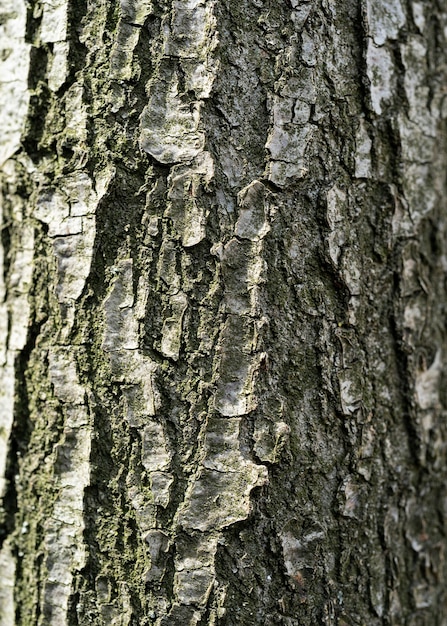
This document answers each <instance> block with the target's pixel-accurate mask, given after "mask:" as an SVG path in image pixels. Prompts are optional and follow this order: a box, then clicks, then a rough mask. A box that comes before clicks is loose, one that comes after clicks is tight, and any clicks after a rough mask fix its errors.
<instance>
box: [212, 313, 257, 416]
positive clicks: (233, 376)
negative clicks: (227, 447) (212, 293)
mask: <svg viewBox="0 0 447 626" xmlns="http://www.w3.org/2000/svg"><path fill="white" fill-rule="evenodd" d="M253 341H254V323H253V322H252V321H251V320H250V318H248V317H245V316H238V315H230V316H229V317H228V319H227V321H226V323H225V327H224V330H223V331H222V336H221V357H220V364H219V379H218V385H217V390H216V395H215V406H216V409H217V410H218V411H219V413H220V414H221V415H224V416H227V417H233V416H238V415H245V414H246V413H249V412H250V411H252V410H253V409H254V407H255V406H256V399H255V396H254V376H255V371H256V362H255V361H254V358H253V356H254V354H253Z"/></svg>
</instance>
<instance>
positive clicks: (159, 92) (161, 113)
mask: <svg viewBox="0 0 447 626" xmlns="http://www.w3.org/2000/svg"><path fill="white" fill-rule="evenodd" d="M199 120H200V104H199V103H198V102H194V101H190V100H189V98H188V97H187V96H186V95H182V94H181V93H180V91H179V75H178V71H177V70H175V69H172V68H171V67H170V66H168V65H167V66H166V67H165V68H163V69H160V75H159V78H158V79H157V82H155V83H154V84H152V85H151V86H150V88H149V103H148V105H147V107H146V108H145V109H144V111H143V114H142V116H141V133H140V145H141V148H142V149H143V150H145V151H146V152H148V153H149V154H150V155H151V156H153V157H154V158H155V159H156V160H157V161H160V163H177V162H179V161H188V160H190V159H192V158H194V157H196V156H197V155H198V154H199V153H200V152H202V150H203V148H204V145H205V134H204V132H203V131H202V130H200V129H199Z"/></svg>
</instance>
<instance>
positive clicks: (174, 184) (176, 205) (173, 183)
mask: <svg viewBox="0 0 447 626" xmlns="http://www.w3.org/2000/svg"><path fill="white" fill-rule="evenodd" d="M213 176H214V163H213V160H212V158H211V155H210V154H209V153H208V152H203V153H201V154H199V155H198V156H197V158H196V159H195V160H194V161H193V162H192V163H191V164H188V165H176V166H174V167H173V168H172V170H171V174H170V176H169V178H168V185H169V191H168V199H169V204H168V207H167V209H166V215H167V216H169V217H170V218H171V219H172V220H173V222H174V226H175V229H176V231H177V233H178V236H179V237H180V238H181V242H182V245H183V246H184V247H186V248H188V247H191V246H194V245H196V244H198V243H200V241H202V240H203V239H204V238H205V234H206V228H205V226H206V209H205V207H204V206H203V201H202V200H201V198H200V195H201V194H203V193H204V192H205V190H206V187H207V185H208V184H209V182H210V181H211V179H212V178H213Z"/></svg>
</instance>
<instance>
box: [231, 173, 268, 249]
mask: <svg viewBox="0 0 447 626" xmlns="http://www.w3.org/2000/svg"><path fill="white" fill-rule="evenodd" d="M265 196H266V188H265V186H264V185H263V184H262V183H261V182H259V181H257V180H255V181H253V182H252V183H250V185H248V186H247V187H244V189H242V190H241V191H240V192H239V193H238V204H239V207H240V209H239V217H238V220H237V222H236V226H235V228H234V234H235V235H236V236H237V237H240V238H242V239H250V240H251V241H256V240H258V239H262V238H263V237H265V235H266V234H267V233H268V232H269V230H270V226H269V224H268V221H267V215H266V207H265Z"/></svg>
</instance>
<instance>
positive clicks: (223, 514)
mask: <svg viewBox="0 0 447 626" xmlns="http://www.w3.org/2000/svg"><path fill="white" fill-rule="evenodd" d="M266 480H267V470H266V468H265V467H264V466H263V465H255V464H254V463H251V462H248V461H245V463H244V460H243V458H241V463H240V470H239V471H237V472H220V471H216V470H208V469H203V470H202V471H201V472H200V475H199V477H198V478H197V479H196V481H195V482H194V485H193V487H192V490H191V493H190V494H188V495H187V499H186V505H185V507H184V508H182V509H181V511H180V512H179V517H178V523H179V525H180V526H181V527H183V528H185V529H188V528H190V529H194V530H200V531H202V532H205V531H211V530H222V529H223V528H225V527H227V526H230V525H231V524H235V523H236V522H238V521H241V520H243V519H246V518H247V517H248V515H249V513H250V493H251V491H252V490H253V489H254V487H258V486H261V485H263V484H265V482H266Z"/></svg>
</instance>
